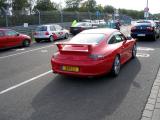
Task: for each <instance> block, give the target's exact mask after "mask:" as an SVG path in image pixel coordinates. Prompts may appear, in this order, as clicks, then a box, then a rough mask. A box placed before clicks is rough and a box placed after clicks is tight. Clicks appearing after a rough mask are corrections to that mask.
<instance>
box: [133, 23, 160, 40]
mask: <svg viewBox="0 0 160 120" xmlns="http://www.w3.org/2000/svg"><path fill="white" fill-rule="evenodd" d="M131 36H132V37H133V38H150V39H152V40H154V41H155V40H157V39H158V38H159V37H160V26H159V22H155V21H153V20H141V21H137V22H136V23H135V24H134V25H133V26H132V28H131Z"/></svg>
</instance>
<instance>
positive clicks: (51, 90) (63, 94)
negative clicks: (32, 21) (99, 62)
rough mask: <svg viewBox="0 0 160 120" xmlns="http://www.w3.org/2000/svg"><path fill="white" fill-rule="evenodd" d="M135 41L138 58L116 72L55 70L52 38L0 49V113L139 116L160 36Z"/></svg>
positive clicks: (86, 118) (127, 119)
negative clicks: (81, 74) (83, 74)
mask: <svg viewBox="0 0 160 120" xmlns="http://www.w3.org/2000/svg"><path fill="white" fill-rule="evenodd" d="M124 30H126V29H124ZM137 45H138V54H137V58H136V59H134V60H131V61H129V62H127V63H126V64H125V65H124V66H123V67H122V69H121V72H120V75H119V76H118V77H116V78H113V77H111V76H110V75H105V76H102V77H98V78H73V77H65V76H61V75H57V74H53V73H52V71H51V65H50V58H51V56H52V55H53V54H54V53H55V52H56V50H57V49H56V46H54V45H53V44H52V43H50V42H43V43H38V44H37V43H34V44H32V45H31V47H28V48H14V49H8V50H3V51H0V66H1V69H0V102H1V105H0V119H1V120H51V119H52V120H140V118H141V114H142V111H143V109H144V107H145V104H146V102H147V98H148V96H149V94H150V90H151V87H152V84H153V82H154V79H155V78H156V75H157V72H158V69H159V66H160V55H159V53H160V47H159V46H160V40H157V41H155V42H154V41H145V40H143V41H138V44H137Z"/></svg>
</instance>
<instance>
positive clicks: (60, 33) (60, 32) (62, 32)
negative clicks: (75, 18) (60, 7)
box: [55, 25, 64, 38]
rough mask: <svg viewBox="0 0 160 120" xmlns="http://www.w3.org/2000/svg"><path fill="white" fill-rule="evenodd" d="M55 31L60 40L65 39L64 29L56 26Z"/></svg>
mask: <svg viewBox="0 0 160 120" xmlns="http://www.w3.org/2000/svg"><path fill="white" fill-rule="evenodd" d="M55 29H56V34H57V36H58V38H63V37H64V31H63V28H62V27H61V26H60V25H55Z"/></svg>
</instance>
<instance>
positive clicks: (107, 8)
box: [104, 5, 115, 14]
mask: <svg viewBox="0 0 160 120" xmlns="http://www.w3.org/2000/svg"><path fill="white" fill-rule="evenodd" d="M114 10H115V8H114V7H113V6H110V5H107V6H104V12H107V13H110V14H113V13H114Z"/></svg>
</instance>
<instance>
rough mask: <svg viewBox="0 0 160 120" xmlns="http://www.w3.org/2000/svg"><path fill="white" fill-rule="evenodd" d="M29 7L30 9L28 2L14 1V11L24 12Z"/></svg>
mask: <svg viewBox="0 0 160 120" xmlns="http://www.w3.org/2000/svg"><path fill="white" fill-rule="evenodd" d="M27 7H29V3H28V0H13V1H12V8H13V10H23V9H25V8H27Z"/></svg>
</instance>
